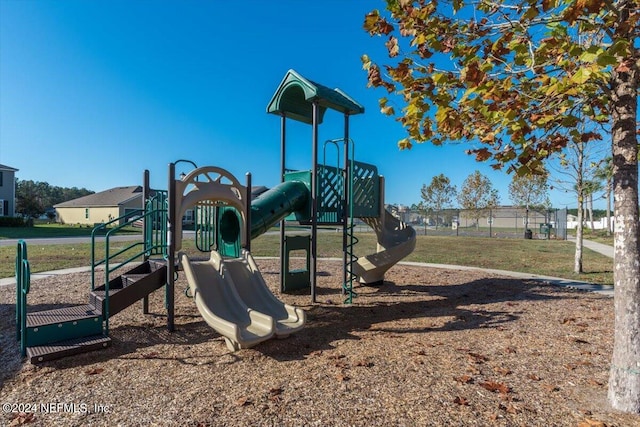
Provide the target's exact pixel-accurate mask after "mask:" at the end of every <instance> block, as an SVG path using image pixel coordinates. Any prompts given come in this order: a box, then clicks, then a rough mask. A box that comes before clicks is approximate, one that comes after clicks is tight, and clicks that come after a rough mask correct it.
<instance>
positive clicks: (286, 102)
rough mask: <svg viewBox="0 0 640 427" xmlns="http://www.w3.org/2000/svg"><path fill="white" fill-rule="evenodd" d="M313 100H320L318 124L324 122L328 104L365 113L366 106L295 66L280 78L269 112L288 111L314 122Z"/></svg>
mask: <svg viewBox="0 0 640 427" xmlns="http://www.w3.org/2000/svg"><path fill="white" fill-rule="evenodd" d="M313 102H317V103H318V106H319V107H320V108H319V109H318V113H319V114H318V124H320V123H322V118H323V116H324V113H325V111H326V110H327V108H329V109H332V110H336V111H339V112H341V113H343V114H349V115H351V116H353V115H355V114H361V113H364V107H363V106H362V105H360V104H358V103H357V102H356V101H355V100H354V99H353V98H351V97H350V96H349V95H347V94H346V93H344V92H343V91H341V90H340V89H330V88H328V87H327V86H324V85H321V84H319V83H316V82H313V81H311V80H309V79H306V78H304V77H303V76H301V75H300V74H298V73H297V72H296V71H294V70H289V71H287V74H286V75H285V76H284V78H283V79H282V82H280V85H279V86H278V88H277V89H276V92H275V94H274V95H273V97H272V98H271V101H269V105H267V113H272V114H277V115H284V116H286V117H288V118H290V119H293V120H297V121H300V122H303V123H307V124H311V123H312V122H313V108H312V103H313Z"/></svg>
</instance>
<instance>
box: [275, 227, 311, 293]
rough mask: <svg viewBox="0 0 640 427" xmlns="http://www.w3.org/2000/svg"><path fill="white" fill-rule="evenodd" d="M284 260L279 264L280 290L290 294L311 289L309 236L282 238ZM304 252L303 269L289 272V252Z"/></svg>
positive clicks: (287, 236)
mask: <svg viewBox="0 0 640 427" xmlns="http://www.w3.org/2000/svg"><path fill="white" fill-rule="evenodd" d="M283 245H284V260H283V261H282V263H281V264H280V290H281V291H282V292H290V291H295V290H298V289H307V288H310V287H311V256H310V253H311V236H310V235H308V234H304V235H286V236H284V241H283ZM296 250H304V251H305V258H306V259H305V268H302V269H297V270H291V268H290V265H291V263H290V260H291V257H290V256H289V255H290V253H291V251H296Z"/></svg>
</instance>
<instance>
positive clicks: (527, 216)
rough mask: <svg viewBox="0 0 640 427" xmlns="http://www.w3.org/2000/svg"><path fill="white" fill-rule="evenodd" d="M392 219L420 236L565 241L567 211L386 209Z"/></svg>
mask: <svg viewBox="0 0 640 427" xmlns="http://www.w3.org/2000/svg"><path fill="white" fill-rule="evenodd" d="M388 209H389V210H390V211H391V212H392V213H393V215H394V216H396V217H397V218H399V219H401V220H402V221H404V222H406V223H407V224H409V225H411V226H412V227H413V228H415V229H416V232H417V233H418V234H419V235H433V236H472V237H501V238H514V239H517V238H520V239H522V238H525V239H562V240H566V238H567V209H566V208H565V209H549V210H536V209H529V210H527V209H522V208H515V207H508V206H506V207H496V208H493V209H485V210H479V211H473V210H464V209H445V210H441V211H437V212H436V211H427V212H424V211H419V210H411V209H402V208H400V209H398V208H397V207H394V206H388Z"/></svg>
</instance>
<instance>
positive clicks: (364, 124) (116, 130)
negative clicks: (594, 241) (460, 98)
mask: <svg viewBox="0 0 640 427" xmlns="http://www.w3.org/2000/svg"><path fill="white" fill-rule="evenodd" d="M383 7H384V3H383V2H382V1H376V0H371V1H355V0H353V1H345V0H342V1H340V0H323V1H313V2H312V1H293V0H278V1H259V0H253V1H251V0H249V1H243V2H229V1H206V2H205V1H195V0H186V1H177V0H174V1H168V0H166V1H162V0H139V1H121V0H110V1H101V0H96V1H73V0H65V1H52V0H0V163H1V164H4V165H8V166H12V167H15V168H18V169H19V170H20V171H19V172H18V178H19V179H23V180H35V181H46V182H49V183H50V184H52V185H58V186H64V187H72V186H76V187H86V188H88V189H90V190H94V191H101V190H105V189H108V188H111V187H115V186H126V185H137V184H140V183H141V180H142V173H143V170H144V169H149V170H150V172H151V181H152V185H153V186H155V187H156V188H166V182H167V164H168V163H169V162H172V161H175V160H178V159H190V160H193V161H195V162H196V163H197V164H198V165H199V166H204V165H215V166H220V167H223V168H225V169H228V170H229V171H231V172H232V173H234V174H236V175H237V176H240V177H242V176H244V174H245V173H246V172H251V173H252V175H253V182H254V184H255V185H266V186H274V185H276V184H277V183H278V182H279V170H280V159H279V156H280V142H279V141H280V120H279V118H278V117H276V116H274V115H270V114H266V111H265V110H266V106H267V103H268V102H269V100H270V99H271V97H272V95H273V93H274V91H275V90H276V88H277V87H278V84H279V83H280V81H281V79H282V78H283V77H284V75H285V73H286V72H287V70H288V69H295V70H296V71H298V72H299V73H300V74H302V75H303V76H305V77H307V78H309V79H311V80H314V81H317V82H319V83H322V84H324V85H326V86H329V87H339V88H341V89H342V90H344V91H345V92H346V93H348V94H349V95H350V96H351V97H353V98H354V99H356V100H357V101H358V102H359V103H360V104H362V105H364V107H365V109H366V111H365V114H363V115H360V116H354V117H352V119H351V128H350V131H351V137H352V138H353V139H354V140H355V144H356V148H355V150H356V155H355V157H356V160H358V161H362V162H366V163H371V164H374V165H376V166H377V167H378V171H379V173H380V174H382V175H384V176H385V179H386V185H387V188H386V202H388V203H402V204H406V205H411V204H412V203H417V202H419V201H420V188H421V186H422V184H423V183H427V184H428V183H429V182H430V180H431V178H432V177H433V176H434V175H437V174H440V173H444V174H445V175H446V176H448V177H449V178H450V179H451V180H452V182H453V183H454V184H456V185H457V186H458V188H459V187H460V186H461V184H462V182H463V180H464V179H465V177H466V176H468V175H469V174H470V173H472V172H473V171H474V170H476V169H478V170H480V171H481V172H482V173H484V174H485V175H487V176H488V177H489V178H490V179H491V181H492V182H493V183H494V186H495V187H496V188H498V190H499V191H500V195H501V202H502V203H504V204H508V203H510V200H509V197H508V192H507V187H508V183H509V181H510V179H511V176H509V175H507V174H506V173H504V172H496V171H493V170H492V169H491V168H490V167H489V165H488V164H482V163H477V162H476V161H475V160H474V159H473V157H470V156H468V155H466V154H465V153H464V151H465V149H466V148H467V147H466V146H465V145H451V146H446V147H435V146H431V145H430V144H421V145H416V146H414V148H413V149H412V150H410V151H399V150H398V148H397V145H396V142H397V141H398V140H399V139H401V138H403V137H404V131H403V129H402V128H401V126H400V125H399V124H398V123H396V122H395V121H394V120H393V119H391V118H388V117H385V116H383V115H381V114H380V112H379V108H378V102H377V99H378V98H379V97H380V96H383V93H382V92H380V91H379V90H373V89H367V87H366V72H365V71H363V70H362V64H361V62H360V56H361V55H362V54H364V53H367V54H369V55H370V56H371V57H372V58H374V59H380V60H383V59H384V58H385V56H384V55H385V51H386V49H385V47H384V40H383V39H381V38H371V37H370V36H369V35H368V34H367V33H366V32H365V31H364V30H362V22H363V18H364V15H365V13H367V12H368V11H369V10H371V9H373V8H383ZM289 123H290V124H289V128H288V146H287V148H288V154H287V167H289V168H296V169H308V168H309V167H310V165H311V128H310V126H308V125H304V124H301V123H297V122H293V121H289ZM342 126H343V117H342V116H341V115H340V114H338V113H335V112H331V111H329V112H327V114H326V115H325V120H324V123H323V124H322V125H321V127H320V141H324V140H326V139H331V138H335V137H340V136H342ZM185 171H187V170H186V166H185ZM178 172H180V171H178ZM551 196H552V202H553V203H554V205H555V206H556V207H564V206H566V205H570V206H573V205H575V202H574V201H573V196H572V195H570V194H567V193H565V192H563V191H556V192H552V194H551Z"/></svg>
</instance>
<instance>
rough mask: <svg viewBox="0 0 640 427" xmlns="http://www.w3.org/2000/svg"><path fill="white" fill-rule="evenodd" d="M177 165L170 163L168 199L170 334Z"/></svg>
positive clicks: (172, 327)
mask: <svg viewBox="0 0 640 427" xmlns="http://www.w3.org/2000/svg"><path fill="white" fill-rule="evenodd" d="M175 175H176V165H175V164H174V163H169V185H168V186H167V199H168V206H167V209H168V212H167V216H168V221H167V222H168V224H167V244H168V246H169V248H168V250H167V252H168V253H167V284H166V287H167V288H166V294H165V299H166V301H165V302H166V305H167V329H168V330H169V332H173V331H174V330H175V325H174V313H175V311H174V297H175V295H174V287H175V276H174V274H175V267H176V265H175V248H176V240H175V239H176V236H175V234H174V232H175V221H176V203H175V199H176V180H175Z"/></svg>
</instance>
